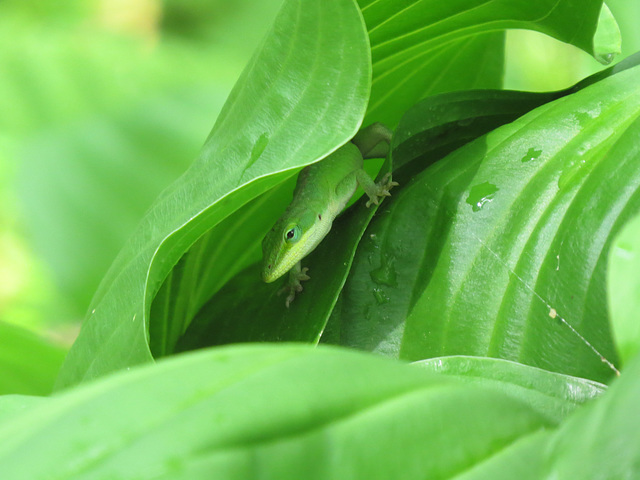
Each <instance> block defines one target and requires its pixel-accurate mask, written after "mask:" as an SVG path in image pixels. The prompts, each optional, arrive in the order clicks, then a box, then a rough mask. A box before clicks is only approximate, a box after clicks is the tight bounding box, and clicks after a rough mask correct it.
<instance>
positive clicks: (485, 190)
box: [466, 182, 499, 212]
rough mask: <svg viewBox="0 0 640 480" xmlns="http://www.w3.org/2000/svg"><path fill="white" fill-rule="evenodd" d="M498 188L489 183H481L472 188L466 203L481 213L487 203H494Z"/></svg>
mask: <svg viewBox="0 0 640 480" xmlns="http://www.w3.org/2000/svg"><path fill="white" fill-rule="evenodd" d="M498 190H499V189H498V187H496V186H495V185H494V184H492V183H489V182H484V183H480V184H478V185H475V186H473V187H471V190H470V191H469V196H468V197H467V200H466V202H467V203H468V204H469V205H471V209H472V210H473V211H474V212H479V211H480V210H482V207H484V205H485V204H486V203H489V202H491V201H493V197H494V196H495V194H496V192H497V191H498Z"/></svg>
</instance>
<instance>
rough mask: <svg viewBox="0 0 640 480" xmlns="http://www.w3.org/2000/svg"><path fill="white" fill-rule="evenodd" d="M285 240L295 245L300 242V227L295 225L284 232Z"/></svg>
mask: <svg viewBox="0 0 640 480" xmlns="http://www.w3.org/2000/svg"><path fill="white" fill-rule="evenodd" d="M284 239H285V241H286V242H288V243H295V242H297V241H298V240H300V227H299V226H297V225H294V226H292V227H289V228H287V230H285V232H284Z"/></svg>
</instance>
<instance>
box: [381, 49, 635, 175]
mask: <svg viewBox="0 0 640 480" xmlns="http://www.w3.org/2000/svg"><path fill="white" fill-rule="evenodd" d="M639 63H640V53H637V54H635V55H632V56H630V57H628V58H626V59H625V60H623V61H622V62H620V63H617V64H616V65H613V66H611V67H609V68H607V69H604V70H601V71H599V72H597V73H595V74H593V75H591V76H589V77H587V78H585V79H583V80H581V81H580V82H578V83H577V84H576V85H574V86H572V87H570V88H567V89H565V90H560V91H555V92H545V93H535V92H517V91H505V90H469V91H463V92H450V93H446V94H440V95H434V96H432V97H428V98H425V99H424V100H422V101H420V102H418V103H417V104H416V105H414V106H412V107H411V108H410V109H409V110H407V111H406V112H405V114H404V115H403V116H402V119H401V120H400V123H399V125H398V128H397V130H396V133H395V135H394V137H393V145H392V150H393V156H394V170H395V172H394V175H396V179H398V180H402V181H405V179H406V180H408V179H410V178H411V177H412V176H413V175H414V174H416V173H418V172H419V171H421V170H423V169H424V168H425V167H426V166H428V165H429V164H430V163H433V162H435V161H437V160H439V159H440V158H442V157H444V156H445V155H446V154H448V153H451V152H452V151H454V150H455V149H456V148H459V147H461V146H462V145H464V144H466V143H468V142H470V141H471V140H474V139H476V138H478V137H480V136H482V135H483V134H485V133H488V132H490V131H491V130H494V129H495V128H497V127H499V126H501V125H504V124H505V123H509V122H511V121H513V120H515V119H516V118H518V117H520V116H522V115H524V114H525V113H527V112H529V111H530V110H533V109H534V108H535V107H539V106H541V105H543V104H545V103H547V102H550V101H552V100H556V99H558V98H561V97H563V96H565V95H569V94H571V93H576V92H578V91H580V90H582V89H583V88H586V87H588V86H589V85H593V84H594V83H596V82H599V81H601V80H603V79H605V78H607V77H610V76H612V75H615V74H617V73H620V72H622V71H624V70H627V69H629V68H633V67H635V66H637V65H638V64H639Z"/></svg>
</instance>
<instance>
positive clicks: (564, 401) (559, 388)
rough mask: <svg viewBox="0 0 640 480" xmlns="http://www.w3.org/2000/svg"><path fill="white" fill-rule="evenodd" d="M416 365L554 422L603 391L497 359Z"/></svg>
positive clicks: (443, 359)
mask: <svg viewBox="0 0 640 480" xmlns="http://www.w3.org/2000/svg"><path fill="white" fill-rule="evenodd" d="M417 365H419V366H420V367H422V368H425V369H427V370H429V371H432V372H438V373H443V374H445V375H450V376H453V377H456V378H459V379H460V380H462V381H464V382H467V383H472V384H475V385H480V386H483V387H487V388H491V389H494V390H498V391H501V392H504V393H505V394H506V395H509V396H511V397H513V398H516V399H518V400H520V401H522V402H524V403H527V404H529V405H530V406H531V407H532V408H534V409H535V410H538V411H539V412H540V413H542V414H543V415H545V416H547V417H549V418H553V419H554V420H555V421H557V422H560V421H561V420H562V419H563V418H564V417H566V416H567V415H568V414H570V413H572V412H573V411H575V410H576V409H577V408H578V407H579V406H581V405H582V404H583V403H585V402H587V401H588V400H592V399H594V398H596V397H598V396H599V395H601V394H602V393H603V392H604V391H605V390H606V387H605V386H604V385H602V384H600V383H597V382H592V381H590V380H585V379H584V378H577V377H570V376H567V375H561V374H559V373H553V372H548V371H546V370H541V369H539V368H535V367H529V366H527V365H522V364H521V363H515V362H510V361H508V360H501V359H498V358H486V357H466V356H452V357H437V358H431V359H429V360H422V361H420V362H417Z"/></svg>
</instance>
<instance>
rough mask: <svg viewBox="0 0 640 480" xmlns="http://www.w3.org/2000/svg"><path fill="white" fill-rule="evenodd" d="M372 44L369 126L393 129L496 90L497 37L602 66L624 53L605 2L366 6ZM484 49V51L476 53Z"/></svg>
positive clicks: (508, 0)
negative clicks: (549, 46) (420, 105)
mask: <svg viewBox="0 0 640 480" xmlns="http://www.w3.org/2000/svg"><path fill="white" fill-rule="evenodd" d="M359 3H360V6H361V8H362V13H363V15H364V18H365V21H366V23H367V28H368V30H369V37H370V38H371V54H372V60H373V85H372V93H371V102H370V105H369V111H368V114H367V118H366V120H365V121H370V120H371V121H373V120H378V121H384V122H387V123H389V124H390V125H395V124H397V122H398V121H399V120H400V117H401V116H402V114H403V113H404V112H405V111H406V110H407V109H408V108H409V107H411V106H412V105H413V104H414V103H416V102H417V101H418V100H420V99H421V98H424V97H426V96H427V95H433V94H434V93H441V92H447V91H452V90H458V89H460V90H463V89H474V88H498V87H500V86H501V81H502V62H503V58H502V57H503V47H502V42H503V39H501V38H500V37H499V36H498V35H496V34H495V33H494V34H493V35H494V36H493V37H491V36H490V35H487V33H486V32H495V31H496V30H500V29H506V28H522V29H532V30H537V31H540V32H542V33H546V34H547V35H550V36H552V37H555V38H557V39H558V40H561V41H563V42H567V43H571V44H573V45H575V46H577V47H579V48H581V49H583V50H585V51H586V52H589V53H591V54H593V55H594V56H595V57H596V58H600V59H603V60H604V59H609V60H610V58H608V55H609V54H611V53H612V52H616V51H619V44H620V34H619V31H618V30H617V25H616V24H615V21H614V22H613V23H611V19H612V17H611V15H610V13H609V11H608V9H606V7H605V9H603V15H602V20H601V21H600V28H599V35H598V36H597V37H596V39H595V42H594V35H595V34H596V31H597V26H598V20H599V16H600V10H601V7H602V0H590V1H582V2H576V1H575V0H541V1H536V2H530V1H527V0H522V1H513V0H491V1H486V0H457V1H451V2H441V1H438V0H416V1H402V2H398V1H395V0H361V1H360V2H359ZM478 47H480V48H478Z"/></svg>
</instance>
